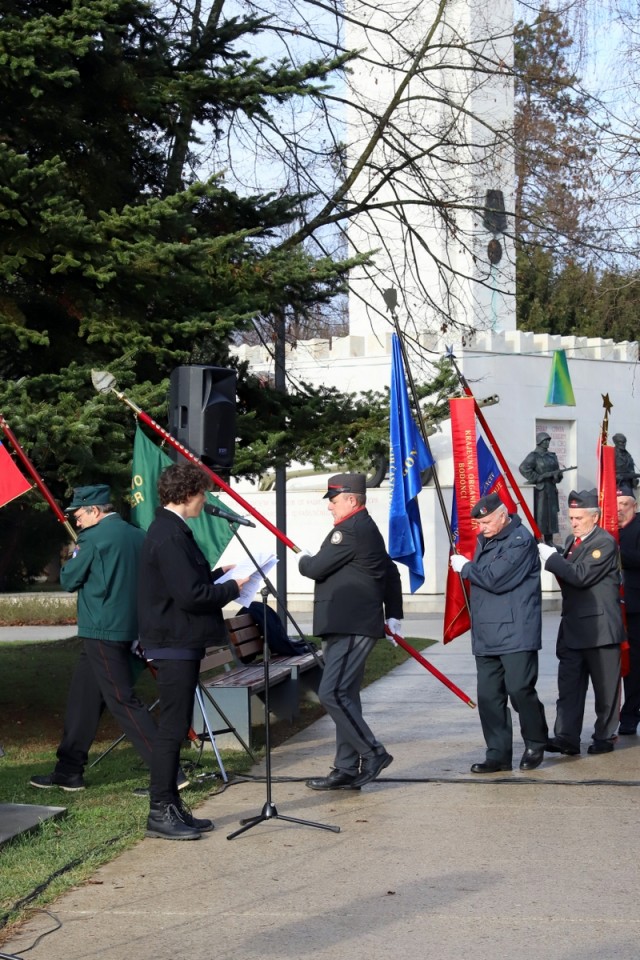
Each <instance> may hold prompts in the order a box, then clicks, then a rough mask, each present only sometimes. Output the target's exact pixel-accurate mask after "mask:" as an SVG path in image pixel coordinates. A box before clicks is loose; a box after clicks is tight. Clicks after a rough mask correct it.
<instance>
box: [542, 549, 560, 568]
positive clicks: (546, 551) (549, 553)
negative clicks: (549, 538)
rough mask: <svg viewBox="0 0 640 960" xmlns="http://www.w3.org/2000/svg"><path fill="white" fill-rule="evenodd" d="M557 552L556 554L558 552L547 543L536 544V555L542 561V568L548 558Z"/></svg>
mask: <svg viewBox="0 0 640 960" xmlns="http://www.w3.org/2000/svg"><path fill="white" fill-rule="evenodd" d="M557 552H558V551H557V550H556V548H555V547H552V546H551V545H550V544H548V543H539V544H538V553H539V554H540V560H541V561H542V566H543V567H544V565H545V563H546V562H547V560H548V559H549V557H552V556H553V555H554V553H557Z"/></svg>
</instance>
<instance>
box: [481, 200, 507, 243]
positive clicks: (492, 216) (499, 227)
mask: <svg viewBox="0 0 640 960" xmlns="http://www.w3.org/2000/svg"><path fill="white" fill-rule="evenodd" d="M482 224H483V226H484V228H485V230H488V231H489V233H493V234H496V233H506V231H507V214H506V213H505V209H504V195H503V193H502V190H487V192H486V194H485V198H484V213H483V214H482Z"/></svg>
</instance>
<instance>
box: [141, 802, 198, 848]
mask: <svg viewBox="0 0 640 960" xmlns="http://www.w3.org/2000/svg"><path fill="white" fill-rule="evenodd" d="M146 836H147V837H158V838H159V839H161V840H199V839H200V833H199V831H198V830H196V829H195V828H194V827H190V826H188V825H187V824H186V823H185V822H184V820H183V819H182V818H181V816H180V811H179V810H178V808H177V807H176V805H175V803H152V804H151V806H150V808H149V816H148V818H147V833H146Z"/></svg>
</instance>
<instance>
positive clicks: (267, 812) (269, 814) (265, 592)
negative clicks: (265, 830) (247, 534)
mask: <svg viewBox="0 0 640 960" xmlns="http://www.w3.org/2000/svg"><path fill="white" fill-rule="evenodd" d="M234 535H235V537H236V539H237V540H239V542H240V544H241V545H242V547H243V549H244V551H245V553H246V554H247V556H248V557H249V559H250V560H251V562H252V563H253V565H254V567H255V568H256V570H257V571H258V572H259V573H260V575H261V576H262V580H263V582H264V586H263V587H262V589H261V591H260V595H261V597H262V608H263V621H264V633H263V647H262V660H263V664H264V740H265V766H266V784H267V799H266V803H265V804H264V806H263V807H262V811H261V812H260V813H259V814H258V815H257V816H255V817H247V818H246V819H244V820H241V821H240V823H241V824H242V826H241V827H240V829H239V830H235V831H234V832H233V833H230V834H229V835H228V836H227V840H233V839H234V838H235V837H239V836H240V834H241V833H245V832H246V831H247V830H251V828H252V827H256V826H257V825H258V824H259V823H264V821H265V820H287V821H288V822H289V823H300V824H302V825H303V826H307V827H317V828H318V830H331V831H332V833H340V827H335V826H331V825H329V824H326V823H316V822H315V821H313V820H301V819H300V818H298V817H287V816H284V814H281V813H278V810H277V808H276V805H275V803H274V802H273V799H272V795H271V785H272V780H271V729H270V716H269V660H270V652H269V642H268V635H267V634H268V629H267V613H266V606H267V597H268V596H269V594H271V595H272V596H274V597H275V598H276V600H278V599H279V598H278V595H277V593H276V591H275V590H274V588H273V584H272V583H271V582H270V581H269V579H268V577H267V576H266V574H265V572H264V570H263V569H262V567H261V566H260V564H259V563H258V562H257V560H256V559H255V557H254V556H253V554H252V553H251V551H250V550H249V548H248V547H247V545H246V543H245V542H244V540H243V539H242V537H241V536H240V535H239V534H238V531H237V530H234Z"/></svg>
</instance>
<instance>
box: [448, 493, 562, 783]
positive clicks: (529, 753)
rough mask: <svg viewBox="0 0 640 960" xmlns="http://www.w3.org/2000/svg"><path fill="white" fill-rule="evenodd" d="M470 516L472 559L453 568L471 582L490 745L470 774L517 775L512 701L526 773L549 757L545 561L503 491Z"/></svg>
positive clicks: (455, 559)
mask: <svg viewBox="0 0 640 960" xmlns="http://www.w3.org/2000/svg"><path fill="white" fill-rule="evenodd" d="M471 516H472V517H473V519H474V520H475V521H476V523H477V524H478V526H479V527H480V534H479V536H478V540H477V543H476V550H475V554H474V557H473V561H469V560H467V559H466V557H462V556H460V555H459V554H454V555H453V556H452V557H451V566H452V568H453V569H454V570H455V571H456V573H459V574H460V575H461V576H462V577H463V578H464V579H465V580H468V581H469V582H470V584H471V594H470V606H471V646H472V650H473V653H474V656H475V658H476V667H477V670H478V712H479V714H480V722H481V724H482V732H483V734H484V739H485V741H486V744H487V755H486V760H485V761H484V763H474V764H473V766H472V767H471V772H472V773H496V772H497V771H499V770H511V761H512V753H513V732H512V724H511V711H510V710H509V706H508V700H511V704H512V706H513V708H514V709H515V710H516V712H517V713H518V715H519V718H520V729H521V731H522V737H523V740H524V742H525V751H524V753H523V755H522V759H521V761H520V769H521V770H534V769H535V768H536V767H538V766H540V764H541V763H542V761H543V759H544V748H545V744H546V742H547V737H548V729H547V721H546V719H545V715H544V707H543V706H542V703H541V702H540V699H539V697H538V694H537V692H536V682H537V679H538V650H539V649H540V647H541V646H542V640H541V637H542V594H541V588H540V561H539V558H538V551H537V550H536V544H535V540H534V539H533V537H532V536H531V534H530V533H529V531H528V530H526V529H525V528H524V527H523V526H522V523H521V521H520V518H519V517H518V516H516V515H513V516H510V515H509V513H508V511H507V508H506V507H505V505H504V504H503V503H502V501H501V500H500V497H499V496H498V494H497V493H490V494H488V495H487V496H486V497H482V498H481V499H480V500H478V502H477V503H476V504H475V505H474V506H473V508H472V510H471Z"/></svg>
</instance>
